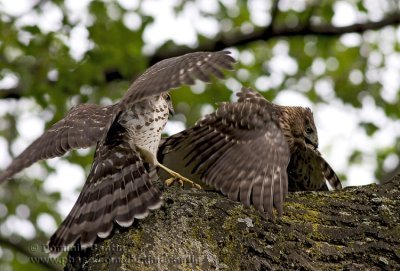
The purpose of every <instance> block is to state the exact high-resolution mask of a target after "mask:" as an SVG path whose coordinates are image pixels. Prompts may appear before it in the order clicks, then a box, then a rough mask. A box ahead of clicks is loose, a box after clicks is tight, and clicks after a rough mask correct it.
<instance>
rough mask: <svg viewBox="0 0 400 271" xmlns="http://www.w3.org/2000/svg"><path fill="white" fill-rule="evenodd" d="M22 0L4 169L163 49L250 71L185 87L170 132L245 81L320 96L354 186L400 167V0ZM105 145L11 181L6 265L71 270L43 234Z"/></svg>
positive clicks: (320, 113) (297, 96)
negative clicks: (50, 254) (216, 55)
mask: <svg viewBox="0 0 400 271" xmlns="http://www.w3.org/2000/svg"><path fill="white" fill-rule="evenodd" d="M9 2H11V1H7V2H6V1H0V170H3V169H4V168H5V167H6V166H7V165H8V164H9V163H10V162H11V159H12V157H15V156H16V155H17V154H19V153H20V152H21V151H22V150H23V149H24V148H25V147H26V146H27V145H28V144H29V143H31V142H32V141H33V140H34V139H35V138H36V137H38V136H39V135H40V134H41V133H42V132H43V131H44V129H46V128H48V127H50V126H51V125H52V124H53V123H54V122H56V121H58V120H60V119H61V118H62V117H63V116H64V115H65V113H66V112H67V111H68V110H69V108H71V107H72V106H74V105H76V104H79V103H86V102H89V103H100V104H110V103H112V102H115V101H118V99H119V98H120V97H121V96H122V95H123V94H124V92H125V90H126V89H127V88H128V86H129V84H130V82H132V80H133V79H134V78H136V77H137V76H138V75H139V74H140V73H142V72H143V71H144V70H145V69H146V68H147V67H149V66H150V65H151V64H154V63H155V62H157V61H159V60H161V59H163V58H166V57H171V56H175V55H180V54H183V53H186V52H191V51H198V50H221V49H225V48H228V49H229V50H231V51H232V52H233V54H234V56H235V57H236V58H237V59H238V60H239V62H238V64H237V65H236V70H235V71H234V72H231V73H227V80H225V81H222V82H216V81H214V82H213V84H212V85H207V86H206V85H204V84H200V83H199V84H197V85H196V86H194V87H192V88H188V87H183V88H182V89H180V90H177V91H173V92H172V99H173V102H174V105H175V111H176V115H175V116H174V117H173V118H172V120H171V124H169V126H168V127H167V130H166V131H167V133H171V132H174V131H177V129H182V128H183V127H184V125H191V124H193V123H194V122H195V121H196V120H197V119H198V118H199V117H200V116H201V115H204V114H205V113H209V112H211V111H212V110H213V108H214V107H215V106H216V103H218V102H220V101H226V100H229V99H231V98H232V97H233V96H234V95H233V92H234V91H237V90H238V89H239V88H240V85H241V84H243V85H245V86H250V87H254V88H256V89H257V90H259V91H261V92H262V93H263V95H265V97H266V98H267V99H270V100H273V101H275V102H277V103H280V104H288V105H289V104H290V105H306V106H310V107H311V108H312V109H313V111H314V115H315V118H316V122H317V126H318V129H319V137H320V141H321V144H320V145H321V146H320V148H321V152H322V153H323V154H324V156H325V157H326V158H327V160H328V161H329V162H330V163H331V164H332V166H333V167H334V169H335V170H336V171H337V173H338V174H339V175H340V176H341V178H342V179H343V181H344V184H345V185H357V184H365V183H370V182H375V181H377V182H379V180H383V181H384V180H387V179H388V178H389V177H390V176H391V175H393V174H394V173H395V172H397V171H398V170H399V168H400V166H399V156H398V153H399V150H400V140H399V136H400V122H399V121H398V119H399V115H400V110H399V88H400V53H399V51H400V48H399V42H398V41H399V39H400V29H399V27H398V24H399V23H400V12H399V3H398V1H395V0H382V1H372V0H363V1H361V0H343V1H311V0H310V1H303V0H280V1H272V0H271V1H263V0H253V1H240V0H221V1H216V0H197V1H179V0H165V1H164V0H163V1H161V0H160V1H156V0H146V1H137V0H136V1H127V0H125V1H123V0H120V1H105V2H102V1H89V0H84V1H83V0H82V1H79V2H78V1H46V0H44V1H43V0H41V1H26V3H25V5H21V3H19V5H18V4H15V5H10V3H9ZM22 2H24V1H22ZM92 155H93V150H79V151H73V152H72V153H71V154H69V155H67V156H66V157H63V158H56V159H52V160H50V161H48V162H41V163H38V164H36V165H34V166H32V167H30V168H29V169H27V170H25V171H24V172H23V173H21V174H19V175H17V176H16V178H15V179H14V180H12V181H9V182H8V183H7V184H5V185H2V186H1V187H0V270H12V269H15V270H25V269H29V270H46V269H59V268H60V266H61V265H62V260H63V259H64V260H65V258H63V257H61V258H60V260H59V261H58V262H52V263H51V262H50V263H47V262H46V263H43V262H42V263H40V264H38V263H34V262H33V259H38V258H32V257H35V256H45V255H46V254H44V253H43V249H42V245H44V244H46V242H47V240H48V237H49V236H50V235H51V234H52V233H53V232H54V231H55V229H56V228H57V225H59V224H60V223H61V221H62V218H63V217H64V216H65V215H66V214H67V213H68V211H69V209H70V208H71V206H72V204H73V203H74V201H75V199H76V197H77V195H78V193H79V190H80V188H81V186H82V184H83V181H84V180H85V176H86V174H87V173H88V170H89V168H90V163H91V161H92ZM43 259H47V258H43ZM45 261H46V260H45ZM60 263H61V265H60Z"/></svg>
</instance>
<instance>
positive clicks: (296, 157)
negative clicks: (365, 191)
mask: <svg viewBox="0 0 400 271" xmlns="http://www.w3.org/2000/svg"><path fill="white" fill-rule="evenodd" d="M237 96H238V97H239V99H238V101H237V102H234V103H223V104H222V105H221V106H220V107H219V108H218V109H217V111H216V112H214V113H212V114H209V115H207V116H205V117H204V118H203V119H202V120H200V121H199V122H198V123H196V125H195V126H194V127H192V128H189V129H187V130H185V131H182V132H181V133H178V134H176V135H173V136H171V137H169V138H167V139H166V140H165V141H164V143H163V144H162V145H161V147H160V149H159V153H158V155H159V159H160V161H163V163H164V164H167V165H170V164H171V166H173V168H175V169H176V170H179V171H182V170H183V171H184V172H186V173H185V174H192V178H194V179H195V178H196V175H197V176H198V178H199V179H200V181H201V182H203V183H205V184H207V185H209V186H211V187H214V188H216V189H218V190H220V191H221V192H222V193H223V194H224V195H227V196H228V198H230V199H232V200H235V201H240V202H242V203H243V204H245V205H247V206H249V205H254V206H255V208H256V209H258V210H259V211H261V212H265V213H267V214H268V215H270V216H271V215H272V209H273V207H275V208H277V210H278V213H279V214H281V213H282V204H283V201H284V198H285V196H286V194H287V192H288V186H289V190H321V189H325V188H326V184H325V181H324V179H326V180H327V181H328V182H329V183H330V185H331V186H332V187H333V188H335V189H340V188H341V184H340V181H339V179H338V177H337V176H336V174H335V173H334V171H333V170H332V168H331V167H330V166H329V164H328V163H327V162H326V161H325V160H324V159H323V158H322V156H321V154H320V153H319V152H318V150H317V147H318V136H317V129H316V127H315V124H314V119H313V115H312V112H311V110H310V109H309V108H304V107H299V106H279V105H276V104H273V103H271V102H269V101H267V100H266V99H265V98H264V97H263V96H262V95H260V94H259V93H257V92H255V91H254V90H252V89H249V88H242V89H241V91H240V92H238V93H237ZM178 161H180V163H179V162H178ZM288 179H289V182H288Z"/></svg>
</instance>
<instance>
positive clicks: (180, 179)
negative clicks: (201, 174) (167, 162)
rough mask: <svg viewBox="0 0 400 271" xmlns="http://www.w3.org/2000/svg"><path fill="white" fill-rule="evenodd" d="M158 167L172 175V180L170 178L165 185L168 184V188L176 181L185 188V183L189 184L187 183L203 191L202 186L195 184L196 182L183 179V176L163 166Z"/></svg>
mask: <svg viewBox="0 0 400 271" xmlns="http://www.w3.org/2000/svg"><path fill="white" fill-rule="evenodd" d="M158 166H159V167H160V168H162V169H164V170H165V171H166V172H168V173H169V174H171V175H172V178H169V179H167V180H165V184H166V185H167V186H170V185H171V184H173V183H174V182H175V181H178V182H179V183H180V184H181V186H182V187H183V185H184V183H185V182H187V183H190V184H191V185H192V186H193V187H196V188H198V189H201V186H200V185H198V184H197V183H195V182H193V181H191V180H189V179H188V178H185V177H183V176H182V175H180V174H179V173H177V172H175V171H173V170H171V169H169V168H167V167H165V166H164V165H162V164H158Z"/></svg>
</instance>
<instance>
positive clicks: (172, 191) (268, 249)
mask: <svg viewBox="0 0 400 271" xmlns="http://www.w3.org/2000/svg"><path fill="white" fill-rule="evenodd" d="M163 197H164V201H165V202H164V205H163V207H161V208H160V209H159V210H156V211H153V212H151V213H150V215H149V216H148V217H147V218H145V219H143V220H139V221H136V222H135V223H134V225H133V226H132V227H130V228H129V229H123V228H120V227H116V229H115V230H114V232H113V234H112V236H111V237H110V238H108V239H105V240H103V239H99V240H97V243H96V244H95V246H94V247H93V248H92V249H88V250H85V251H80V250H79V249H76V248H75V249H73V250H72V251H71V252H70V253H69V255H68V261H67V265H66V267H65V269H67V270H76V269H80V270H110V269H111V270H113V269H114V270H400V226H399V220H400V218H399V217H400V214H399V213H400V212H399V206H400V205H399V204H400V176H397V177H395V178H394V179H393V180H392V181H391V182H389V183H387V184H385V185H382V186H378V185H368V186H363V187H349V188H346V189H344V190H342V191H335V192H295V193H290V194H289V198H288V201H287V203H286V204H285V212H284V215H283V216H282V217H281V218H275V219H274V220H271V219H268V218H264V217H263V216H262V215H261V214H260V213H258V212H257V211H256V210H254V209H253V208H247V207H244V206H243V205H242V204H240V203H236V202H232V201H230V200H229V199H227V198H226V197H224V196H223V195H221V194H219V193H217V192H212V191H203V190H195V189H190V190H182V189H180V187H171V188H166V189H165V190H164V194H163Z"/></svg>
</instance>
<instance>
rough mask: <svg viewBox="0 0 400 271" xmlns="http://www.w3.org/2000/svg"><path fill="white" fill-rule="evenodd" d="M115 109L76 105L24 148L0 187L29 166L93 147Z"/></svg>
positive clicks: (1, 177)
mask: <svg viewBox="0 0 400 271" xmlns="http://www.w3.org/2000/svg"><path fill="white" fill-rule="evenodd" d="M116 109H117V107H116V106H115V105H110V106H99V105H95V104H80V105H78V106H75V107H73V108H72V109H71V110H70V111H69V112H68V114H67V115H66V116H65V118H63V119H62V120H60V121H59V122H57V123H56V124H54V125H53V127H51V128H50V129H49V130H47V131H46V132H45V133H44V134H43V135H41V136H40V137H39V138H38V139H36V140H35V141H34V142H33V143H32V144H31V145H30V146H29V147H28V148H26V149H25V150H24V151H23V152H22V153H21V154H20V155H19V156H18V157H17V158H15V159H14V161H13V162H12V163H11V164H10V165H9V166H8V168H7V169H6V170H5V171H4V172H3V173H2V174H1V175H0V183H2V182H4V181H5V180H7V179H8V178H10V177H11V176H13V175H14V174H16V173H17V172H19V171H21V170H22V169H24V168H26V167H28V166H30V165H32V164H33V163H35V162H37V161H39V160H42V159H48V158H52V157H56V156H62V155H63V154H65V153H66V152H67V151H69V150H71V149H75V148H87V147H90V146H93V145H95V144H96V143H97V142H98V141H100V139H101V138H102V136H104V135H105V131H107V130H108V129H109V127H110V125H111V124H112V122H113V119H114V115H115V112H116Z"/></svg>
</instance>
